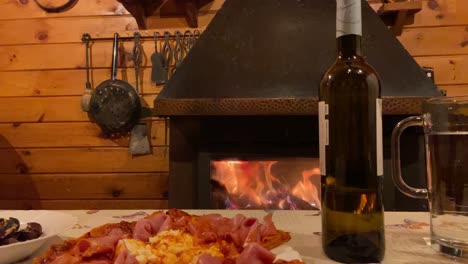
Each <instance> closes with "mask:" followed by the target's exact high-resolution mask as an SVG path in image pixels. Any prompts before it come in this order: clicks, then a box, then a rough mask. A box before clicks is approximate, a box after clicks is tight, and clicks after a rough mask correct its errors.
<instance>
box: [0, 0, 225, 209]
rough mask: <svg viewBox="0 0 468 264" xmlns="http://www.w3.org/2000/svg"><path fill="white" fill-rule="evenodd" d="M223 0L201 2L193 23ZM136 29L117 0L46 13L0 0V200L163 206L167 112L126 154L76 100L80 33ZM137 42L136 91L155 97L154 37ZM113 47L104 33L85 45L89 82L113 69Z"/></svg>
mask: <svg viewBox="0 0 468 264" xmlns="http://www.w3.org/2000/svg"><path fill="white" fill-rule="evenodd" d="M49 2H54V1H49ZM55 2H56V3H58V2H60V1H55ZM62 2H63V1H62ZM221 4H222V1H215V2H214V3H213V4H211V5H210V6H208V7H206V8H204V9H203V10H202V15H201V16H200V19H199V25H200V27H204V26H206V25H207V24H208V23H209V21H210V20H211V18H212V17H213V16H214V14H215V12H216V10H217V9H219V7H220V5H221ZM149 24H150V25H151V26H152V28H154V29H157V30H158V31H160V32H163V31H164V30H165V29H168V28H169V29H170V30H171V31H174V30H175V29H181V30H183V29H185V27H186V22H185V19H184V18H182V17H175V18H159V17H158V16H156V17H154V18H152V19H151V20H150V21H149ZM136 29H137V26H136V22H135V20H134V19H133V17H131V16H130V15H129V14H128V12H127V11H126V10H125V9H124V8H123V7H122V6H121V4H120V3H118V2H117V1H115V0H81V1H79V2H78V4H77V5H76V6H74V7H73V8H72V9H70V10H69V11H67V12H64V13H59V14H46V13H45V12H44V11H42V10H41V9H39V8H38V7H37V6H36V4H35V2H34V1H33V0H22V1H19V0H0V209H1V208H48V209H57V208H69V209H73V208H165V207H167V189H168V155H165V152H164V150H165V148H164V144H165V127H164V122H163V121H162V120H160V119H152V120H151V122H150V124H151V143H152V147H153V153H152V155H146V156H141V157H135V158H132V157H130V156H129V154H128V150H127V146H128V139H120V140H111V139H106V138H103V137H102V136H101V135H100V130H99V129H98V128H97V126H96V125H95V124H92V123H90V122H89V121H88V117H87V115H86V114H85V113H83V112H82V111H81V108H80V100H81V95H82V94H83V91H84V88H85V77H86V74H85V70H84V66H85V53H84V52H85V49H84V45H83V44H82V43H81V36H82V34H83V33H85V32H88V33H90V34H91V35H92V36H107V35H108V36H112V35H113V33H114V32H119V33H120V34H121V36H125V35H129V36H132V35H133V32H134V30H136ZM152 32H153V30H151V31H148V32H146V33H147V34H152ZM142 33H143V34H144V33H145V32H142ZM123 46H124V48H125V54H124V55H125V56H124V58H125V61H124V63H123V64H124V65H122V66H123V67H122V68H120V69H119V75H118V77H119V78H124V79H126V80H128V81H129V82H130V83H131V84H132V85H135V81H134V79H135V75H134V69H133V68H132V66H133V65H132V61H131V57H132V55H131V51H132V47H133V43H132V42H125V43H124V45H123ZM143 46H144V53H145V54H144V59H143V64H144V66H145V68H144V69H143V71H142V77H141V78H142V79H143V85H142V89H143V97H144V99H145V101H146V102H147V103H148V104H149V105H151V106H152V102H153V99H154V98H155V96H156V95H157V93H158V92H159V91H160V89H161V87H159V86H156V85H153V84H152V83H151V81H150V77H149V75H150V72H151V70H150V68H149V66H150V65H151V63H150V62H149V56H151V54H152V52H153V51H154V43H153V42H152V41H145V42H143ZM111 51H112V42H110V41H109V42H102V41H99V42H95V43H94V44H93V45H92V47H91V54H92V60H91V61H92V62H91V63H92V68H93V71H92V84H93V87H95V86H97V85H98V84H99V83H100V82H102V81H104V80H106V79H108V78H109V77H110V68H109V66H110V62H111Z"/></svg>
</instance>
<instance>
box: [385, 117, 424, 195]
mask: <svg viewBox="0 0 468 264" xmlns="http://www.w3.org/2000/svg"><path fill="white" fill-rule="evenodd" d="M423 121H424V117H423V116H422V115H420V116H410V117H408V118H405V119H403V120H402V121H400V122H399V123H398V124H397V125H396V126H395V128H394V129H393V132H392V139H391V143H392V144H391V152H392V166H391V169H392V178H393V182H394V183H395V186H396V187H397V188H398V189H399V190H400V191H401V192H402V193H404V194H405V195H407V196H409V197H413V198H417V199H427V198H428V191H427V189H419V188H413V187H411V186H409V185H408V184H406V182H405V181H404V180H403V178H402V177H401V164H400V163H401V162H400V136H401V134H402V133H403V131H404V130H405V129H406V128H408V127H411V126H424V125H423Z"/></svg>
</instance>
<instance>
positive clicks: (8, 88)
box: [0, 0, 468, 209]
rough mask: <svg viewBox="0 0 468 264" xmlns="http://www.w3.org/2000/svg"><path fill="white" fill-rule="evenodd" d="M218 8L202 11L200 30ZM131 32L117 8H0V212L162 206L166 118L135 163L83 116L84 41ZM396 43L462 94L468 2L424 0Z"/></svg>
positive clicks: (82, 4) (95, 1)
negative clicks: (85, 36) (61, 10)
mask: <svg viewBox="0 0 468 264" xmlns="http://www.w3.org/2000/svg"><path fill="white" fill-rule="evenodd" d="M222 3H223V0H216V1H215V2H214V3H213V4H212V5H210V6H208V7H206V8H205V9H204V10H203V11H202V15H201V17H200V20H199V22H200V26H201V27H204V26H206V25H207V24H208V23H209V21H210V20H211V18H212V17H213V16H214V14H215V12H216V10H218V9H219V7H220V6H221V4H222ZM373 5H374V7H376V6H377V5H376V4H373ZM150 25H151V26H152V28H157V29H159V30H161V31H162V30H164V29H165V28H183V27H185V21H184V19H183V18H159V17H154V18H152V19H151V21H150ZM136 29H137V27H136V23H135V21H134V19H133V18H132V17H131V16H130V15H129V14H128V13H127V11H126V10H125V9H124V8H123V7H122V6H121V5H120V4H119V3H118V2H117V1H115V0H81V1H79V2H78V4H77V5H76V6H75V7H73V8H72V9H71V10H69V11H67V12H65V13H59V14H46V13H45V12H43V11H41V10H40V9H39V8H38V7H37V6H36V4H35V3H34V1H32V0H21V1H20V0H0V208H48V209H57V208H68V209H73V208H165V207H167V183H168V159H167V155H165V152H164V146H163V145H164V142H165V133H164V130H165V129H164V123H163V122H162V120H159V119H153V120H151V125H152V126H151V143H152V146H153V154H152V155H148V156H142V157H136V158H131V157H130V156H129V155H128V152H127V144H128V140H127V139H121V140H110V139H106V138H103V137H101V136H100V130H99V129H98V128H97V127H96V125H94V124H92V123H90V122H89V121H88V117H87V116H86V114H85V113H83V112H81V109H80V96H81V94H82V93H83V90H84V87H85V70H84V65H85V63H84V62H85V60H84V59H85V58H84V45H83V44H82V43H81V42H80V39H81V35H82V33H84V32H88V33H91V34H92V35H100V36H107V35H109V36H111V35H112V34H113V32H120V33H121V35H130V34H132V33H133V30H136ZM399 39H400V41H401V42H402V43H403V45H404V46H405V47H406V48H407V49H408V51H409V52H410V53H411V54H412V55H413V56H414V57H415V59H416V61H417V62H418V63H420V64H421V66H431V67H434V68H435V77H436V83H437V84H438V85H439V87H440V88H441V89H444V90H447V93H448V95H460V94H467V93H468V74H467V72H468V1H466V0H424V9H423V11H421V12H420V13H418V14H417V16H416V21H415V24H414V25H411V26H408V27H407V28H405V30H404V32H403V35H402V36H401V37H399ZM132 45H133V44H132V43H131V42H127V43H125V44H124V48H125V56H124V57H125V58H126V61H125V63H124V65H123V67H122V68H120V69H119V77H122V76H123V78H124V79H127V80H128V81H129V82H130V83H131V84H134V71H133V68H131V67H132V63H131V53H130V52H131V49H132ZM111 46H112V44H111V42H96V43H94V44H93V45H92V67H93V72H92V77H93V80H92V81H93V86H96V85H98V84H99V83H100V82H101V81H103V80H105V79H107V78H108V76H109V67H108V66H109V65H110V54H111ZM143 46H144V49H145V59H144V64H145V69H144V70H143V80H144V82H143V87H142V88H143V96H144V98H145V100H146V101H147V102H148V104H150V105H152V100H153V99H154V97H155V95H156V94H157V93H158V92H159V91H160V89H161V87H158V86H155V85H153V84H151V83H150V81H149V74H150V69H149V68H148V67H149V66H150V63H149V62H148V58H149V56H150V55H151V53H152V51H153V43H152V42H151V41H148V42H145V43H143ZM382 49H384V47H382ZM395 67H398V65H395Z"/></svg>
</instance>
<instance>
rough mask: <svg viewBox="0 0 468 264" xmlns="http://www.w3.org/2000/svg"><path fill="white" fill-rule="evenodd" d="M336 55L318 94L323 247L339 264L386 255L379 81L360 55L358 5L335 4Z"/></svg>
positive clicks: (342, 0)
mask: <svg viewBox="0 0 468 264" xmlns="http://www.w3.org/2000/svg"><path fill="white" fill-rule="evenodd" d="M336 2H337V17H336V37H337V49H338V56H337V59H336V61H335V62H334V64H333V65H332V66H331V67H330V68H329V69H328V70H327V72H326V73H325V75H324V76H323V78H322V80H321V83H320V91H319V138H320V171H321V176H322V245H323V249H324V251H325V254H326V255H327V256H328V257H329V258H330V259H333V260H335V261H338V262H344V263H370V262H372V263H375V262H380V261H381V260H382V259H383V257H384V253H385V238H384V220H383V210H384V209H383V201H382V199H383V198H382V191H383V164H382V163H383V157H382V110H381V109H382V101H381V86H380V79H379V77H378V75H377V73H376V71H375V70H374V69H373V68H372V67H371V66H370V65H369V64H368V63H367V62H366V59H365V57H363V55H362V50H361V48H362V47H361V36H362V25H361V0H337V1H336Z"/></svg>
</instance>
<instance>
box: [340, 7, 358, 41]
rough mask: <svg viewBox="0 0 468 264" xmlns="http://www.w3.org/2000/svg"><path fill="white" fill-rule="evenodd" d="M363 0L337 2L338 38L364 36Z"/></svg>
mask: <svg viewBox="0 0 468 264" xmlns="http://www.w3.org/2000/svg"><path fill="white" fill-rule="evenodd" d="M361 24H362V22H361V0H336V37H337V38H338V37H341V36H344V35H351V34H353V35H359V36H362V25H361Z"/></svg>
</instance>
